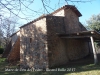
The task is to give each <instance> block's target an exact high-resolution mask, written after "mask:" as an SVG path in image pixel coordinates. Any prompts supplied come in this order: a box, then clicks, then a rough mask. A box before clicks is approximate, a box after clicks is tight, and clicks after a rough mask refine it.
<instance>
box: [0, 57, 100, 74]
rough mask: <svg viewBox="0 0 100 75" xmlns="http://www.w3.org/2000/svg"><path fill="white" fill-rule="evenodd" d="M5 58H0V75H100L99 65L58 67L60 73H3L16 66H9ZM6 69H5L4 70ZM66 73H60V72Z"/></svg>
mask: <svg viewBox="0 0 100 75" xmlns="http://www.w3.org/2000/svg"><path fill="white" fill-rule="evenodd" d="M5 60H6V59H5V58H0V75H100V63H98V64H97V65H94V64H84V65H83V64H80V65H73V66H72V65H70V66H62V67H63V68H62V67H60V68H59V69H60V71H55V72H54V71H50V72H45V71H44V72H25V71H21V72H19V71H5V70H6V69H7V68H8V69H9V68H10V69H14V70H15V69H16V68H18V66H15V65H13V66H12V65H10V64H8V63H7V62H5ZM5 68H6V69H5ZM64 69H65V70H67V71H61V70H64Z"/></svg>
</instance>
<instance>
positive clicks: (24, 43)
mask: <svg viewBox="0 0 100 75" xmlns="http://www.w3.org/2000/svg"><path fill="white" fill-rule="evenodd" d="M20 33H21V40H20V42H21V45H20V49H21V50H20V61H21V67H22V68H46V67H48V48H47V35H46V34H47V29H46V19H45V18H42V19H40V20H38V21H36V22H33V23H30V24H29V25H27V26H25V27H23V28H21V30H20Z"/></svg>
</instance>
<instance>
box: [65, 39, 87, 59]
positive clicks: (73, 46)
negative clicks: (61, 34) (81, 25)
mask: <svg viewBox="0 0 100 75" xmlns="http://www.w3.org/2000/svg"><path fill="white" fill-rule="evenodd" d="M64 40H65V41H64V43H65V45H66V53H67V56H68V59H69V60H76V59H81V58H83V57H85V56H87V55H88V54H89V45H88V42H87V41H85V40H83V39H64Z"/></svg>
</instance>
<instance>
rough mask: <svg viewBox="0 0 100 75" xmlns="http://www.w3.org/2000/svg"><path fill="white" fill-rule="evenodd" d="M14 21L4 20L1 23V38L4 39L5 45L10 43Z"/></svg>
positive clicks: (13, 30)
mask: <svg viewBox="0 0 100 75" xmlns="http://www.w3.org/2000/svg"><path fill="white" fill-rule="evenodd" d="M15 25H16V21H15V20H14V18H5V19H3V21H2V23H1V30H2V33H3V35H2V37H3V39H4V42H5V45H6V46H7V44H8V43H9V41H10V36H11V34H13V33H14V32H15Z"/></svg>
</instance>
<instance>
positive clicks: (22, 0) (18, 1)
mask: <svg viewBox="0 0 100 75" xmlns="http://www.w3.org/2000/svg"><path fill="white" fill-rule="evenodd" d="M35 1H36V0H0V11H2V12H0V15H1V16H2V17H4V14H5V13H7V14H13V15H15V16H17V17H19V18H20V19H25V20H27V21H29V20H30V18H32V17H34V16H35V15H40V14H44V13H45V12H43V11H40V10H42V9H43V10H45V11H46V13H50V12H49V11H48V9H51V10H54V8H53V7H52V6H50V5H49V4H50V2H51V1H52V0H40V3H41V4H42V5H43V6H42V7H41V8H42V9H37V10H34V7H31V5H34V2H35ZM62 1H63V2H66V4H68V3H70V2H71V3H73V4H74V3H85V2H91V0H57V1H56V5H58V6H59V5H60V3H61V2H62ZM2 8H3V9H2ZM27 11H29V12H32V13H30V14H27V13H26V12H27ZM21 15H24V16H25V17H22V16H21Z"/></svg>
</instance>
